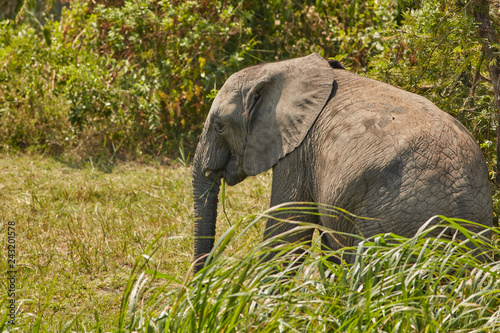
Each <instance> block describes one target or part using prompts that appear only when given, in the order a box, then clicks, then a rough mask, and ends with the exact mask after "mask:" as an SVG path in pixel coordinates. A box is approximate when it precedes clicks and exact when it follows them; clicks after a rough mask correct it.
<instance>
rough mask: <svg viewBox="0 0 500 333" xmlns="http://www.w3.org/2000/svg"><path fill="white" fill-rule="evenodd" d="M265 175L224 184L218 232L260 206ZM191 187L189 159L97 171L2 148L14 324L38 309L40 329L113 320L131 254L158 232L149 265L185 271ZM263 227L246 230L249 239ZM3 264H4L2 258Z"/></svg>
mask: <svg viewBox="0 0 500 333" xmlns="http://www.w3.org/2000/svg"><path fill="white" fill-rule="evenodd" d="M270 183H271V179H270V175H269V174H265V175H262V176H259V177H254V178H252V179H248V180H246V181H245V182H243V183H242V184H241V185H238V186H236V187H234V188H227V187H226V190H225V192H226V195H227V196H228V197H229V199H225V200H224V205H225V207H226V214H227V217H226V214H223V212H222V209H220V216H219V225H218V234H219V235H220V234H221V233H222V232H223V231H224V230H225V229H227V228H228V227H229V225H230V224H232V223H234V222H235V221H237V220H238V219H239V218H240V217H241V216H246V215H248V214H251V213H254V212H259V211H263V210H264V209H265V208H267V205H268V202H269V194H270ZM191 190H192V187H191V169H190V168H186V167H184V166H182V165H181V164H180V163H179V164H177V165H176V166H161V165H151V164H150V165H141V164H132V163H129V164H120V165H118V166H116V167H115V168H114V169H113V170H112V172H111V173H104V172H102V171H99V170H98V169H95V168H93V167H92V165H91V164H89V165H88V166H87V167H86V168H83V169H74V168H71V167H68V166H67V165H65V164H62V163H60V162H57V161H54V160H52V159H49V158H44V157H40V156H8V155H3V156H2V158H1V159H0V211H1V212H2V214H1V215H0V229H1V239H2V242H3V244H6V242H7V222H8V221H15V222H16V233H17V235H16V256H17V264H18V266H17V270H18V274H17V279H16V288H17V289H18V292H17V297H16V298H17V301H18V304H19V305H20V308H19V312H18V314H17V318H16V319H17V325H16V326H17V327H19V329H20V330H21V331H23V332H24V331H28V330H31V329H32V328H33V325H35V321H36V318H39V319H40V318H41V325H40V327H41V328H42V331H44V330H46V331H48V332H52V331H55V330H56V329H57V328H60V327H62V326H63V325H64V323H66V322H67V321H68V320H70V319H73V318H76V317H78V322H79V324H80V325H83V326H85V327H89V328H91V327H95V325H96V323H99V325H102V326H101V327H102V328H103V329H104V330H105V331H106V330H108V329H109V328H112V327H116V322H117V318H118V316H119V311H120V303H121V298H122V295H123V292H124V288H125V286H126V284H127V280H128V277H129V275H130V272H131V269H132V267H133V265H134V263H135V261H136V258H137V257H138V256H140V255H141V254H143V253H144V252H145V251H146V249H147V247H148V245H149V244H150V243H151V242H153V241H154V240H155V238H157V237H159V236H160V235H162V236H161V237H160V239H159V240H158V243H157V244H156V246H155V251H156V252H155V253H154V257H153V259H152V260H151V261H150V262H149V263H148V266H149V267H148V268H149V269H153V270H158V271H160V272H163V273H165V274H168V275H171V276H173V277H176V278H177V279H178V280H183V278H184V277H185V276H186V274H187V272H188V270H189V267H190V264H191V259H192V245H193V244H192V229H193V209H192V194H191ZM261 229H262V227H261V226H259V227H255V228H253V229H252V230H251V232H250V235H251V237H254V238H255V242H257V241H258V240H259V239H260V237H261ZM2 248H4V250H3V251H6V250H5V247H4V246H2ZM0 265H1V266H0V268H1V269H2V271H3V272H5V271H6V269H7V267H6V262H5V261H3V260H2V262H1V264H0ZM4 282H5V281H2V284H3V283H4ZM162 282H163V283H164V282H165V281H162ZM172 284H175V282H172ZM172 287H175V286H174V285H172ZM2 298H3V301H4V302H5V301H6V294H5V293H4V292H2ZM3 304H5V303H3ZM4 313H5V307H4V306H2V308H1V309H0V314H1V316H2V317H3V315H4ZM96 316H97V317H96ZM96 318H99V319H96ZM80 327H82V326H80Z"/></svg>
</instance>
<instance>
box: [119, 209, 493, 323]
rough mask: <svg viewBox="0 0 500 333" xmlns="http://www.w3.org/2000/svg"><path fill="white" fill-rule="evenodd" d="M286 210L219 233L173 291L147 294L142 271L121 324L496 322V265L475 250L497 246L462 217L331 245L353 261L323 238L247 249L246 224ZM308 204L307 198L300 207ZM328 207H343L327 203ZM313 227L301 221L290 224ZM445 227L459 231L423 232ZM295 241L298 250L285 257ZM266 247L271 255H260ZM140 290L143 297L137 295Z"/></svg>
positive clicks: (488, 250) (488, 253)
mask: <svg viewBox="0 0 500 333" xmlns="http://www.w3.org/2000/svg"><path fill="white" fill-rule="evenodd" d="M287 209H288V210H289V209H291V208H289V207H286V206H281V207H277V208H274V209H272V210H269V211H266V212H265V213H264V214H261V215H258V216H257V217H256V218H255V219H254V220H253V221H252V222H251V223H249V224H247V225H246V227H245V228H238V225H234V226H232V227H231V228H229V229H228V230H227V231H226V232H225V233H224V235H222V236H221V237H220V238H219V239H218V241H217V243H216V247H215V248H214V250H213V251H212V253H211V254H210V256H209V258H208V263H207V265H206V267H205V268H204V269H203V270H202V271H201V272H200V273H199V274H197V275H196V276H195V277H194V278H193V279H190V277H189V276H187V277H186V278H185V279H184V281H180V280H179V281H177V282H178V283H180V285H179V287H178V288H176V289H173V290H172V289H171V290H161V292H157V293H156V294H154V295H151V294H150V293H149V292H150V290H148V289H147V288H146V287H145V286H146V281H147V280H148V279H151V278H152V276H151V274H153V272H151V271H147V272H146V273H149V274H150V276H149V277H148V276H147V274H146V275H145V274H144V273H140V274H139V272H138V273H137V275H135V276H134V277H132V278H133V279H134V280H135V282H134V284H133V286H130V288H129V291H130V292H129V293H130V297H129V303H128V304H129V305H128V314H127V316H128V321H129V322H128V326H127V327H125V328H124V329H125V331H134V332H136V331H137V332H493V331H497V330H500V310H499V305H500V265H499V264H498V263H496V262H494V261H491V260H486V261H485V260H484V258H485V257H484V256H483V257H480V256H478V251H481V252H482V253H483V254H484V255H485V256H488V257H489V258H493V257H495V256H498V254H499V250H500V249H499V248H498V247H497V246H494V245H493V244H491V242H489V241H485V240H484V237H483V236H482V235H480V234H475V233H471V232H469V231H467V230H466V229H465V227H464V224H465V223H466V221H463V220H454V219H448V218H446V217H443V216H439V217H436V218H434V219H433V220H430V221H429V222H428V223H427V224H426V225H425V226H424V227H422V228H421V229H420V230H419V231H418V233H417V234H416V235H415V236H414V237H412V238H405V237H400V236H397V235H394V234H381V235H378V236H376V237H373V238H372V239H368V240H364V241H362V242H360V243H359V245H358V246H357V247H353V248H344V249H341V250H338V251H335V252H331V253H328V255H335V256H339V257H342V256H344V257H345V255H353V254H354V255H355V257H354V258H355V259H354V262H353V263H352V264H347V263H346V262H345V261H343V262H342V263H341V264H340V265H334V264H331V263H330V262H329V261H328V260H327V259H326V256H325V253H322V252H321V250H320V246H319V244H318V243H319V241H320V238H319V237H315V238H314V240H313V244H312V245H311V246H309V245H307V244H283V243H277V241H278V239H270V240H267V241H264V242H262V243H261V244H260V245H258V246H255V247H253V248H251V249H249V247H248V246H246V244H245V243H246V239H247V236H246V232H247V230H248V229H249V228H251V227H252V225H253V224H256V223H259V222H260V221H261V220H262V219H263V218H266V217H268V216H269V215H276V214H277V213H283V212H284V211H286V210H287ZM293 209H294V210H297V207H294V208H293ZM309 209H310V206H309V205H304V211H306V212H307V211H308V210H309ZM331 214H345V212H342V211H336V210H333V209H332V211H331ZM438 220H439V221H440V222H439V223H437V224H436V223H434V222H437V221H438ZM313 227H315V226H311V225H307V224H303V223H298V226H297V228H296V230H295V231H300V230H303V229H307V228H313ZM237 230H239V231H237ZM450 230H452V231H456V232H457V233H456V235H458V234H463V235H465V236H464V237H452V238H448V239H446V238H443V237H439V238H434V237H430V236H429V234H430V233H433V234H435V233H436V232H439V233H441V234H443V235H444V234H449V231H450ZM322 231H323V232H329V231H328V230H322ZM493 232H494V233H496V230H493ZM230 244H237V245H236V246H237V248H238V250H237V251H236V252H234V253H233V254H232V255H227V254H226V249H227V248H228V247H229V245H230ZM299 248H300V249H301V250H302V254H300V255H290V253H292V252H293V251H294V250H297V249H299ZM478 249H480V250H478ZM270 251H273V252H275V253H276V254H277V255H275V256H274V258H273V259H271V260H269V261H263V259H262V258H263V257H264V256H265V255H266V254H269V252H270ZM159 277H160V278H167V279H171V277H168V276H162V275H160V276H159ZM141 293H145V295H149V296H144V297H142V298H141V297H140V296H139V295H140V294H141ZM148 293H149V294H148Z"/></svg>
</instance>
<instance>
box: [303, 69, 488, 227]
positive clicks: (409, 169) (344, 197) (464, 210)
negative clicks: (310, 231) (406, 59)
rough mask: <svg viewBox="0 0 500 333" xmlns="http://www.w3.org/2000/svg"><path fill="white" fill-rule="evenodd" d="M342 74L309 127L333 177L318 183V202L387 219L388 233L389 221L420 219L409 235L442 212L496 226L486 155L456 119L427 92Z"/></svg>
mask: <svg viewBox="0 0 500 333" xmlns="http://www.w3.org/2000/svg"><path fill="white" fill-rule="evenodd" d="M336 74H337V75H336V81H337V91H336V94H335V96H334V97H333V98H332V99H331V101H330V102H329V104H328V105H327V106H326V107H325V109H324V110H323V112H322V113H321V115H320V117H319V118H318V121H317V123H316V124H315V127H314V128H313V129H312V132H311V137H312V138H315V139H314V141H315V140H317V141H316V142H318V147H319V154H318V156H319V157H318V163H316V166H317V168H319V169H320V170H317V171H316V172H319V173H322V174H328V175H330V177H331V178H332V179H333V181H332V182H331V183H329V184H328V185H326V186H323V185H321V184H318V185H317V186H316V192H317V195H318V200H319V201H325V200H328V198H330V199H331V200H330V201H331V202H329V203H330V204H333V205H336V206H340V207H342V208H345V209H347V210H349V211H351V212H352V213H355V214H359V215H364V216H368V217H374V218H382V219H385V220H386V221H387V222H386V223H388V224H387V225H386V227H387V229H388V230H387V231H392V230H390V229H391V228H393V227H395V226H391V223H392V224H397V223H400V221H401V220H406V221H408V219H410V220H412V219H414V220H415V222H416V220H418V221H420V222H419V223H415V224H413V226H412V225H411V224H409V226H408V228H409V229H412V230H406V232H401V233H403V234H405V233H408V234H409V235H410V234H412V233H414V232H415V231H416V229H418V227H419V225H420V224H421V223H423V222H425V220H427V219H428V218H430V217H432V216H434V215H438V214H443V215H447V216H450V217H457V218H464V219H469V220H472V221H476V222H480V223H484V224H487V225H491V194H490V191H489V185H488V177H487V169H486V165H485V161H484V157H483V155H482V152H481V150H480V149H479V147H478V145H477V143H476V141H475V140H474V138H473V137H472V135H470V133H469V132H468V131H467V130H466V129H465V128H464V127H463V126H462V125H461V124H460V123H459V122H458V121H457V120H455V119H454V118H453V117H451V116H450V115H448V114H446V113H445V112H444V111H441V110H440V109H439V108H437V107H436V106H435V105H434V104H433V103H431V102H430V101H429V100H427V99H425V98H423V97H421V96H418V95H415V94H412V93H409V92H406V91H404V90H401V89H399V88H396V87H393V86H390V85H387V84H384V83H381V82H378V81H375V80H371V79H367V78H364V77H360V76H358V75H355V74H352V73H349V72H347V71H343V70H336ZM315 133H318V135H316V137H315ZM415 228H416V229H415ZM375 229H376V230H375ZM375 229H374V232H375V231H377V230H378V231H380V230H379V228H378V227H376V228H375ZM413 229H415V230H413ZM366 232H367V233H368V234H370V231H369V230H366ZM375 233H376V232H375Z"/></svg>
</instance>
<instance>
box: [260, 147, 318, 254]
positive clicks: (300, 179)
mask: <svg viewBox="0 0 500 333" xmlns="http://www.w3.org/2000/svg"><path fill="white" fill-rule="evenodd" d="M290 155H291V156H287V157H286V158H284V159H283V160H282V161H280V163H278V164H277V165H276V166H275V167H274V168H273V186H272V193H271V207H274V206H276V205H279V204H283V203H287V202H294V203H295V204H293V205H287V206H286V208H285V209H283V210H279V211H276V212H275V213H274V214H273V216H274V217H275V218H270V219H268V221H267V224H266V230H265V232H264V239H265V240H269V239H271V238H274V237H276V241H274V242H272V244H271V246H272V247H277V246H279V245H283V244H292V243H296V244H297V243H305V245H310V243H311V240H312V236H313V233H314V228H313V227H311V226H307V225H304V223H310V224H318V222H319V220H318V217H317V215H316V214H317V210H316V208H315V207H314V206H313V205H311V204H307V203H310V202H312V201H313V200H312V197H311V194H310V191H309V187H308V185H307V182H306V177H305V176H303V175H302V174H300V170H303V169H302V168H298V167H296V166H294V165H293V164H294V162H295V157H296V156H294V155H297V154H295V152H294V153H292V154H290ZM291 164H292V165H291ZM304 208H305V209H304ZM280 235H282V236H281V237H280ZM303 252H304V251H303V249H300V248H299V249H296V250H295V251H294V253H295V254H301V253H303ZM276 253H277V252H276V251H270V252H269V253H268V254H267V255H266V259H271V258H272V257H274V256H275V255H276Z"/></svg>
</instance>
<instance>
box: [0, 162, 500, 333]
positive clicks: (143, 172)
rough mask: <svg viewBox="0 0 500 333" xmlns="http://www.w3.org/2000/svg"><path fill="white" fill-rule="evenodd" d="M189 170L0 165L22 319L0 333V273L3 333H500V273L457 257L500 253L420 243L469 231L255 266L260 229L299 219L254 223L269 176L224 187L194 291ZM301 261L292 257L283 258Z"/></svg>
mask: <svg viewBox="0 0 500 333" xmlns="http://www.w3.org/2000/svg"><path fill="white" fill-rule="evenodd" d="M185 165H186V163H185V162H184V161H177V162H176V163H175V164H174V165H173V166H164V165H155V164H152V163H150V164H147V165H145V164H136V163H124V164H117V165H115V166H114V167H113V168H111V169H110V168H109V166H108V167H106V168H105V170H106V172H103V171H102V170H100V169H99V168H97V167H96V166H95V165H94V164H93V163H92V161H89V163H88V165H87V166H85V167H80V168H72V167H70V166H68V164H64V163H62V162H59V161H55V160H53V159H50V158H45V157H41V156H38V155H34V156H9V155H3V156H2V158H1V160H0V186H1V190H0V196H1V197H0V203H1V207H0V211H1V212H2V215H1V220H0V223H1V224H0V228H1V235H2V237H1V238H2V242H3V244H5V245H4V246H3V247H2V248H3V251H5V253H6V254H7V253H8V251H7V244H10V243H11V240H12V239H13V237H12V236H11V235H10V234H9V231H10V230H12V228H14V229H15V255H13V257H14V258H15V259H16V264H17V266H16V267H15V269H16V271H17V273H16V276H15V281H14V282H15V288H16V290H15V293H16V296H15V298H16V302H17V303H16V305H17V307H18V308H17V314H16V323H15V325H14V326H12V325H9V324H7V321H8V320H9V319H10V318H9V317H8V315H9V308H8V305H9V302H10V301H11V299H12V296H10V295H9V293H7V292H6V291H8V289H9V288H10V286H11V282H12V281H10V280H8V279H9V278H10V276H11V275H9V274H10V273H9V270H10V268H9V266H8V263H9V261H6V260H2V261H1V263H0V265H1V266H0V268H1V270H2V272H4V274H3V278H2V281H1V285H2V286H3V287H4V286H7V288H2V291H1V292H2V294H1V295H0V297H1V299H2V303H1V308H0V332H5V331H8V332H11V331H12V332H131V333H132V332H134V333H135V332H148V333H149V332H179V333H181V332H182V333H184V332H494V331H498V330H500V264H499V263H498V262H494V261H491V262H483V261H482V260H480V259H479V258H478V257H477V256H475V255H474V253H473V250H471V248H470V247H467V245H466V243H467V242H469V243H470V242H476V245H478V244H479V246H481V249H484V250H485V251H487V252H488V254H489V255H491V256H492V257H495V258H497V259H498V258H499V257H500V247H499V246H498V243H494V244H490V243H481V240H480V239H479V238H478V237H477V235H474V234H468V235H467V238H466V239H465V241H459V240H458V239H447V240H445V239H433V238H430V237H428V236H427V233H428V232H429V231H430V230H431V229H433V228H434V229H439V230H444V228H453V229H456V230H458V231H461V232H464V231H465V230H464V229H463V225H462V224H461V223H463V222H464V221H457V220H451V219H446V218H444V217H443V219H444V222H443V224H440V225H437V226H433V227H431V228H430V229H421V230H420V231H419V233H418V234H417V235H415V237H412V238H409V239H408V238H403V237H398V236H396V235H392V234H384V235H379V236H377V237H375V238H373V239H371V240H367V241H366V242H363V243H361V244H360V245H359V246H358V247H357V248H353V249H342V250H340V251H338V252H337V253H332V254H333V255H342V253H343V252H344V251H349V250H350V251H354V252H355V253H356V257H355V258H356V260H355V262H354V264H353V265H347V264H345V263H342V264H340V265H332V264H331V263H329V262H328V261H327V259H326V257H325V256H324V255H321V254H322V253H321V250H320V247H319V246H317V245H318V244H313V246H312V247H309V246H307V245H305V244H295V245H284V244H282V245H279V246H277V247H275V251H278V253H281V254H283V255H278V256H276V257H275V258H274V259H272V260H270V261H267V262H265V263H263V262H262V257H263V255H266V254H269V251H270V247H269V245H270V244H271V243H272V242H274V241H276V240H273V239H271V240H268V241H266V242H261V235H262V231H263V230H262V229H263V224H264V220H265V218H266V216H268V214H279V213H280V212H282V211H283V210H289V209H294V210H296V209H299V208H297V207H294V208H287V207H278V208H276V209H275V210H273V211H267V212H265V213H264V214H260V212H264V211H265V210H266V209H267V203H268V201H269V194H270V184H271V179H270V174H269V173H265V174H263V175H260V176H258V177H253V178H250V179H248V180H246V181H244V182H243V183H242V184H240V185H238V186H235V187H232V188H228V187H224V186H223V188H222V194H221V197H222V199H221V203H220V208H221V209H220V210H219V217H218V230H217V235H218V244H217V247H216V250H215V251H214V252H213V257H214V258H216V260H212V261H211V263H210V264H209V265H208V266H207V267H206V268H205V269H204V270H202V271H201V274H198V275H197V276H196V277H195V278H194V279H193V278H192V277H191V274H190V266H191V260H192V229H193V212H192V195H191V179H190V178H191V177H190V174H191V170H190V168H189V167H186V166H185ZM310 208H311V206H308V204H303V207H302V208H300V211H301V213H304V212H307V209H310ZM341 213H342V212H340V211H339V210H336V209H334V208H332V209H331V211H330V214H333V215H337V214H341ZM14 224H15V225H14ZM9 227H10V228H9ZM310 227H311V226H309V225H300V226H299V227H298V229H299V230H300V229H301V228H310ZM323 231H326V230H323ZM493 232H494V233H497V230H496V229H494V230H493ZM495 239H498V235H496V236H495ZM318 241H319V237H315V238H314V240H313V243H317V242H318ZM481 244H482V245H481ZM298 247H300V249H301V250H303V254H302V255H301V256H300V257H297V256H288V255H287V254H289V253H290V252H291V251H292V250H295V249H297V248H298ZM350 253H351V254H352V253H353V252H350ZM5 257H8V258H9V259H10V258H11V257H10V253H9V255H5ZM2 258H4V256H3V255H2Z"/></svg>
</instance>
